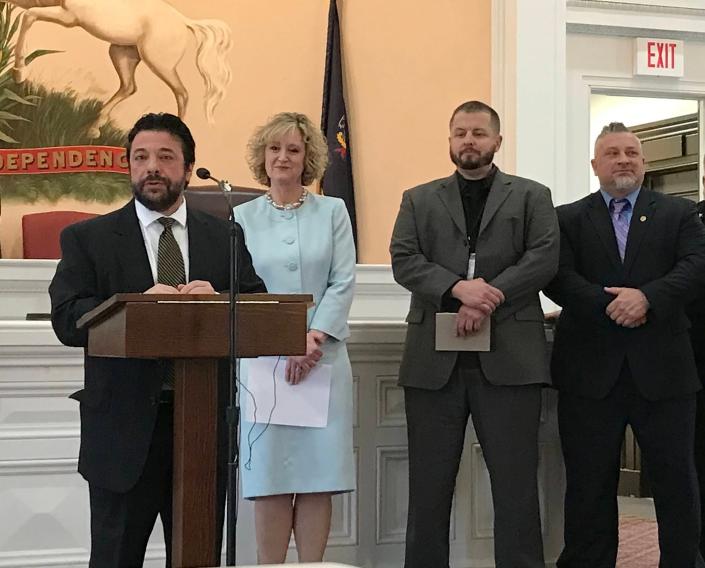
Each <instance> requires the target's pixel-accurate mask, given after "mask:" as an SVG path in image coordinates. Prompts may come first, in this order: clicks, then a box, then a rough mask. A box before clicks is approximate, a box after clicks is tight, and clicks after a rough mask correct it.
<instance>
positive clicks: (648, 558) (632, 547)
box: [617, 516, 659, 568]
mask: <svg viewBox="0 0 705 568" xmlns="http://www.w3.org/2000/svg"><path fill="white" fill-rule="evenodd" d="M658 556H659V549H658V534H657V527H656V521H654V520H650V519H641V518H638V517H632V516H620V517H619V554H618V555H617V568H657V566H658Z"/></svg>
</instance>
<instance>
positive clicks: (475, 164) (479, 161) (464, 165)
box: [450, 150, 495, 170]
mask: <svg viewBox="0 0 705 568" xmlns="http://www.w3.org/2000/svg"><path fill="white" fill-rule="evenodd" d="M464 154H465V155H464V156H463V153H461V154H454V153H453V150H451V151H450V159H451V160H452V161H453V163H454V164H455V165H456V166H457V168H458V169H460V170H477V169H479V168H483V167H485V166H489V165H490V164H491V163H492V160H494V154H495V153H494V150H490V151H489V152H485V153H484V154H483V153H481V152H472V151H467V150H466V151H465V152H464Z"/></svg>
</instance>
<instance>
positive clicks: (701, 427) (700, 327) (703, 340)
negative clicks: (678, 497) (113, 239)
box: [687, 158, 705, 556]
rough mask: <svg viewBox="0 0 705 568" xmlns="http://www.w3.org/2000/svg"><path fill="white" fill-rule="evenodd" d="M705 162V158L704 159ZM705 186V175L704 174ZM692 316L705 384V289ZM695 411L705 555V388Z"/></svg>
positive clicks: (703, 208)
mask: <svg viewBox="0 0 705 568" xmlns="http://www.w3.org/2000/svg"><path fill="white" fill-rule="evenodd" d="M703 163H705V158H704V159H703ZM703 187H704V188H705V176H703ZM697 208H698V216H699V217H700V220H701V221H702V222H703V223H705V201H701V202H699V203H698V205H697ZM687 313H688V317H689V318H690V323H691V328H690V340H691V343H692V345H693V353H694V354H695V366H696V367H697V369H698V376H699V377H700V383H701V384H703V385H705V289H704V290H702V291H701V293H700V295H699V296H698V298H697V299H696V300H695V301H694V302H692V303H691V304H689V305H688V309H687ZM696 403H697V404H696V412H695V469H696V470H697V472H698V484H699V488H700V554H702V555H703V556H705V390H701V391H700V392H699V393H698V394H697V400H696Z"/></svg>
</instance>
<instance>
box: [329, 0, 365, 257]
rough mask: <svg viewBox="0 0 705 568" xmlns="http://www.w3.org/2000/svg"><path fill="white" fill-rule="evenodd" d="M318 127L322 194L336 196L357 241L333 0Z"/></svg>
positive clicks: (336, 12)
mask: <svg viewBox="0 0 705 568" xmlns="http://www.w3.org/2000/svg"><path fill="white" fill-rule="evenodd" d="M321 129H322V130H323V134H324V135H325V137H326V140H328V152H329V158H330V164H329V165H328V169H327V170H326V174H325V176H323V180H322V182H321V186H322V191H323V193H324V194H325V195H330V196H332V197H340V198H341V199H342V200H343V201H345V206H346V207H347V208H348V213H349V214H350V221H351V223H352V229H353V237H354V238H355V244H356V245H357V218H356V215H355V193H354V190H353V176H352V162H351V158H350V131H349V130H348V117H347V112H346V110H345V96H344V94H343V71H342V61H341V58H340V23H339V21H338V7H337V5H336V0H330V8H329V10H328V41H327V45H326V70H325V77H324V80H323V116H322V118H321Z"/></svg>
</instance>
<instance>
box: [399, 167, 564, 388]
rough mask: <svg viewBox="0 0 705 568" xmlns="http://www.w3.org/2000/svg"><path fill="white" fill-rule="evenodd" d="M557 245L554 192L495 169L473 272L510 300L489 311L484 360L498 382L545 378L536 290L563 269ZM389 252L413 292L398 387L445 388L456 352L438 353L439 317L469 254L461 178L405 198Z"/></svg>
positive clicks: (415, 191) (487, 371)
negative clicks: (488, 348)
mask: <svg viewBox="0 0 705 568" xmlns="http://www.w3.org/2000/svg"><path fill="white" fill-rule="evenodd" d="M558 239H559V237H558V222H557V220H556V215H555V211H554V209H553V205H552V203H551V193H550V191H549V190H548V188H547V187H544V186H543V185H540V184H538V183H536V182H535V181H532V180H529V179H525V178H520V177H516V176H512V175H508V174H505V173H502V172H500V171H498V172H497V175H496V176H495V179H494V182H493V184H492V187H491V188H490V192H489V195H488V197H487V203H486V205H485V210H484V213H483V215H482V220H481V222H480V232H479V235H478V239H477V246H476V250H475V254H476V264H475V276H476V277H482V278H484V279H485V280H486V281H488V282H489V283H490V284H492V286H495V287H497V288H499V289H500V290H501V291H502V292H503V293H504V296H505V302H504V303H503V304H502V305H501V306H499V307H498V308H497V310H496V311H495V313H494V314H493V315H492V350H491V351H490V352H488V353H480V354H479V359H480V365H481V367H482V370H483V372H484V374H485V376H486V377H487V380H488V381H490V382H491V383H493V384H497V385H521V384H532V383H548V382H549V374H548V361H547V358H546V341H545V335H544V328H543V311H542V310H541V304H540V301H539V296H538V292H539V290H540V289H541V288H542V287H543V286H545V285H546V284H547V283H548V282H549V281H550V280H551V278H552V277H553V275H554V274H555V272H556V269H557V268H558ZM390 252H391V255H392V269H393V271H394V278H395V279H396V281H397V282H399V284H401V285H402V286H404V287H405V288H407V289H408V290H410V291H411V306H410V309H409V314H408V316H407V319H406V321H407V322H408V324H409V325H408V328H407V335H406V346H405V349H404V354H403V357H402V363H401V368H400V371H399V383H400V384H401V385H403V386H410V387H418V388H426V389H440V388H441V387H443V385H445V384H446V382H447V381H448V379H449V378H450V375H451V372H452V371H453V367H454V366H455V363H456V360H457V357H458V354H457V352H454V351H436V350H435V331H436V329H435V328H436V323H435V314H436V312H439V311H443V310H444V309H445V306H444V297H445V295H446V293H447V292H448V291H449V289H450V288H451V287H452V286H453V284H454V283H455V282H457V281H458V280H459V279H463V278H465V277H466V273H467V268H468V255H469V249H468V242H467V230H466V227H465V216H464V214H463V204H462V201H461V198H460V192H459V190H458V182H457V179H456V176H455V174H453V175H451V176H450V177H448V178H443V179H439V180H435V181H432V182H429V183H426V184H424V185H421V186H418V187H415V188H413V189H410V190H408V191H406V192H405V193H404V196H403V198H402V202H401V208H400V210H399V215H398V217H397V221H396V224H395V225H394V231H393V234H392V242H391V245H390Z"/></svg>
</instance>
